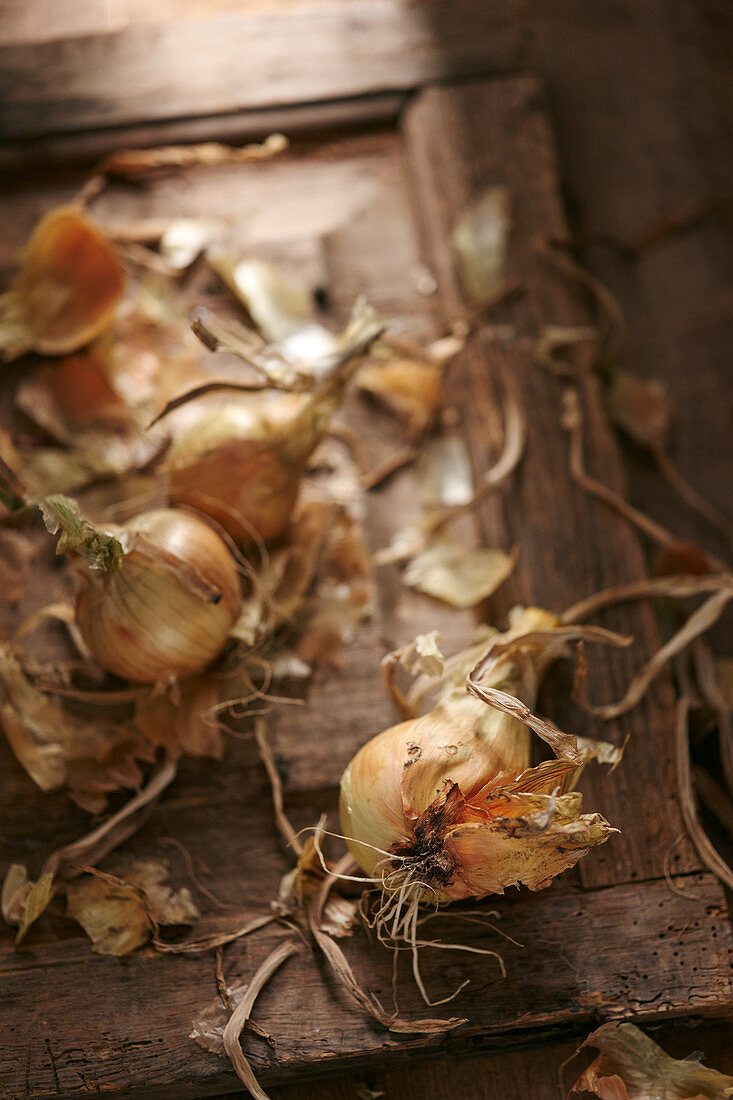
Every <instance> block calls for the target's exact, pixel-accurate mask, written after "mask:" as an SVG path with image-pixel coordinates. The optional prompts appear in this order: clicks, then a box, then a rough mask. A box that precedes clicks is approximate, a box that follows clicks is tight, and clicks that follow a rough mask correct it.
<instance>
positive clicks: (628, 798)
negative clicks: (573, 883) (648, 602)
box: [404, 78, 697, 885]
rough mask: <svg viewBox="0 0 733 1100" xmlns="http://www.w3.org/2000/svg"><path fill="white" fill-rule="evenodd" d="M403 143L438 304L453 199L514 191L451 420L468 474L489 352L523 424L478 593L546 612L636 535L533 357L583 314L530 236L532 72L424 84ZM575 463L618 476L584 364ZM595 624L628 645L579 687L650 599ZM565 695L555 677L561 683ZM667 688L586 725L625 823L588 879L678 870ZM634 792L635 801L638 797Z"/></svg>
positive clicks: (559, 225) (547, 213) (628, 558)
mask: <svg viewBox="0 0 733 1100" xmlns="http://www.w3.org/2000/svg"><path fill="white" fill-rule="evenodd" d="M404 132H405V136H406V141H407V149H408V156H409V158H410V164H411V167H412V168H413V170H414V178H415V191H416V201H417V205H418V208H419V210H420V212H421V215H422V219H423V226H424V232H425V239H426V244H427V247H428V250H429V255H430V257H431V259H432V264H433V268H434V270H435V273H436V276H437V278H438V284H439V293H440V297H441V303H442V305H443V309H444V311H445V313H446V315H447V316H450V315H453V314H455V313H456V312H458V311H459V310H460V309H461V308H462V306H463V298H462V292H461V289H460V286H459V282H458V277H457V273H456V262H455V257H454V254H453V250H452V246H451V243H450V238H451V230H452V227H453V224H454V223H455V221H456V219H457V218H458V216H459V214H460V213H461V212H462V210H463V209H465V207H466V205H467V203H468V202H469V201H471V200H472V199H474V198H475V197H476V196H477V195H478V194H479V193H480V192H481V190H482V188H485V187H487V186H490V185H496V184H502V185H505V186H507V187H508V188H509V190H510V193H511V195H512V203H513V219H514V227H513V231H512V236H511V238H510V254H509V259H508V273H509V275H510V276H513V277H517V278H519V279H520V280H521V282H522V284H523V286H524V289H525V294H524V297H523V298H522V299H520V300H519V301H517V302H516V303H512V304H511V305H508V306H507V307H506V310H505V312H504V314H503V315H502V314H501V313H500V314H499V317H498V320H499V321H503V322H505V323H506V324H508V325H509V326H510V328H509V337H508V339H507V340H504V341H502V339H501V338H500V333H499V336H497V329H496V328H494V329H492V328H490V327H488V326H487V327H486V328H485V329H484V331H483V332H482V333H480V334H479V335H478V336H477V337H475V338H474V340H473V341H472V343H471V345H470V346H469V348H468V349H467V351H466V354H465V356H464V357H463V359H462V360H461V362H460V363H459V364H457V366H456V368H455V369H454V370H453V373H452V378H453V379H454V381H455V385H456V386H458V387H461V388H462V397H461V398H460V399H459V400H460V401H461V407H462V409H463V413H464V428H465V430H466V433H467V435H468V438H469V441H470V443H471V446H472V449H473V455H474V462H475V467H476V470H477V473H480V471H481V470H482V469H485V468H486V467H487V466H488V465H489V464H490V463H491V461H492V455H494V456H495V455H496V453H497V451H498V445H499V442H500V440H499V438H497V435H498V431H497V418H496V412H495V410H496V408H497V404H498V390H497V382H496V367H495V366H494V364H495V363H496V362H497V360H498V359H499V358H502V359H503V361H504V363H505V365H506V367H507V369H509V370H511V371H512V373H513V375H514V377H515V378H516V379H517V381H518V382H519V384H520V386H521V391H522V399H523V403H524V409H525V412H526V415H527V418H528V423H529V444H528V448H527V454H526V456H525V459H524V461H523V463H522V466H521V468H520V471H519V475H518V477H517V478H516V479H515V480H514V481H513V482H512V483H511V484H510V486H509V487H508V488H507V489H506V490H505V491H504V492H503V493H502V494H501V497H500V498H499V497H496V498H494V499H493V500H491V501H489V502H488V503H487V505H486V506H485V508H484V509H483V514H482V518H483V530H484V535H485V538H486V539H487V542H488V543H489V544H490V545H498V546H502V547H504V548H507V547H508V546H511V545H518V546H519V547H520V557H519V563H518V567H517V570H516V571H515V573H514V574H513V576H512V578H510V580H509V582H508V583H507V585H505V586H504V587H503V588H502V589H501V590H500V592H499V593H498V594H497V597H496V598H495V599H494V600H493V601H492V606H493V607H494V608H495V609H496V611H497V612H505V611H506V609H507V608H508V607H509V606H511V604H512V603H513V602H516V601H517V600H519V601H521V602H524V603H527V602H530V603H539V604H544V605H546V606H549V607H550V608H551V609H553V610H557V611H560V610H562V609H563V608H564V607H566V606H568V605H569V604H570V603H571V602H572V601H573V600H574V599H576V598H578V597H579V596H581V594H583V593H590V592H592V591H595V590H596V589H599V588H604V587H607V586H610V585H612V584H618V583H623V582H624V581H627V580H632V579H636V578H639V577H641V576H644V575H645V573H646V568H645V563H644V558H643V555H642V551H641V546H640V544H639V541H638V539H637V537H636V535H635V534H634V533H633V532H632V531H631V530H630V529H629V528H628V526H627V525H626V524H625V522H624V521H622V520H620V519H619V518H618V517H617V516H616V515H615V514H613V513H611V512H609V510H608V509H607V508H606V506H605V505H603V504H600V503H599V502H596V501H591V500H589V499H588V498H587V497H586V496H585V495H584V494H583V493H582V491H581V490H579V489H578V488H577V487H576V486H574V485H573V484H572V483H571V480H570V477H569V472H568V461H567V441H566V438H565V436H564V433H563V432H562V431H561V430H560V427H559V420H560V397H561V392H562V384H561V382H560V381H559V380H558V379H556V378H553V377H551V376H550V375H549V374H548V373H547V372H544V371H542V370H541V369H540V368H539V367H538V366H537V365H536V364H535V363H533V361H532V348H533V344H534V341H535V340H536V338H537V336H538V334H539V331H540V329H541V327H542V326H543V325H548V324H559V325H576V324H588V323H589V320H590V318H589V317H588V315H587V314H586V313H585V312H584V310H583V304H582V299H579V298H578V297H577V296H576V295H575V294H573V288H571V287H569V286H568V285H567V283H566V282H563V281H562V279H560V278H558V277H557V275H556V274H554V273H553V272H552V270H550V269H548V266H547V265H546V264H545V263H543V261H542V260H541V259H540V258H539V257H538V255H537V253H536V251H535V249H534V248H533V243H532V242H533V240H534V239H535V238H537V237H541V238H548V237H554V238H560V239H564V238H566V237H567V228H566V224H565V219H564V216H563V212H562V207H561V205H560V199H559V179H558V172H557V164H556V159H555V152H554V146H553V143H552V139H551V135H550V132H549V129H548V126H547V121H546V116H545V113H544V107H543V103H542V97H541V91H540V88H539V86H538V84H537V82H536V81H535V80H533V79H531V78H526V79H525V78H516V79H506V80H496V81H493V82H488V81H481V82H479V81H472V82H469V83H466V84H463V85H460V86H455V87H450V88H441V89H428V90H426V91H424V92H422V93H421V94H420V95H419V96H418V97H417V99H416V101H415V102H414V103H413V104H412V105H411V106H410V108H409V109H408V110H407V112H406V113H405V116H404ZM583 399H584V404H585V408H586V415H587V420H588V423H587V436H588V439H589V451H590V456H589V463H590V465H591V468H593V469H595V470H598V471H600V472H602V476H603V479H604V480H605V481H606V482H607V483H608V484H610V485H612V486H614V487H616V488H621V487H622V472H621V465H620V459H619V454H618V451H617V448H616V445H615V443H614V441H613V439H612V437H611V434H610V430H609V428H608V425H607V424H606V422H605V419H604V415H603V412H602V408H601V404H600V397H599V390H598V383H597V381H596V380H595V379H594V378H589V379H588V380H587V383H586V385H585V391H584V395H583ZM607 625H609V626H612V627H613V628H614V629H619V630H622V631H625V632H628V633H631V634H633V635H634V636H635V638H636V644H635V646H634V647H633V648H632V650H631V651H630V652H626V653H611V652H609V651H602V650H599V651H594V652H592V653H591V654H589V658H590V666H591V677H590V681H589V684H590V687H589V691H590V693H591V695H592V697H593V698H594V699H615V698H617V697H618V696H619V695H621V694H622V693H623V687H622V685H623V684H624V683H625V682H627V680H628V677H629V675H630V674H631V672H632V670H633V668H634V667H635V666H636V665H638V664H639V663H640V661H641V660H643V659H645V658H646V657H647V656H648V655H649V654H650V653H651V652H652V651H653V650H654V649H656V648H657V647H658V645H659V635H658V632H657V629H656V626H655V622H654V618H653V615H652V613H651V611H649V610H648V609H644V608H641V609H625V610H623V611H619V612H618V613H615V614H613V615H609V616H608V618H607ZM562 695H563V692H562V691H560V690H557V691H556V692H555V693H554V695H553V696H552V697H551V700H550V697H548V702H547V703H546V705H549V704H550V702H551V703H552V706H553V714H554V716H555V718H556V720H557V721H558V722H559V723H560V724H561V725H563V723H564V724H565V728H567V727H568V726H569V725H571V728H576V729H577V728H578V727H579V726H580V728H581V729H582V728H587V720H586V719H585V717H584V716H583V715H582V714H581V713H579V712H578V711H577V710H575V711H573V710H570V709H569V707H568V706H567V703H565V705H562ZM564 695H565V700H567V697H568V696H569V684H568V683H567V682H566V683H565V686H564ZM671 708H672V690H671V683H670V681H669V679H668V678H665V677H661V678H660V679H659V680H658V681H657V683H656V684H655V685H654V687H653V689H652V691H651V692H650V695H649V696H648V697H647V699H646V700H645V701H644V702H643V703H642V705H641V706H640V707H639V708H638V709H637V711H636V712H635V713H632V714H631V715H629V717H628V719H626V720H623V721H621V722H620V723H618V724H616V725H615V726H611V727H608V726H603V727H602V728H601V727H599V726H598V725H597V724H596V723H594V724H592V725H591V730H592V735H593V736H608V735H609V734H610V736H611V737H613V738H615V739H616V740H619V739H622V738H623V737H624V736H625V735H626V734H627V733H629V734H630V735H631V739H630V743H629V746H628V749H627V754H626V757H625V761H624V764H623V766H622V767H621V768H619V769H618V770H617V771H616V772H615V773H614V774H613V775H610V776H609V775H608V774H604V773H602V772H601V771H600V770H595V771H594V770H593V769H591V770H590V771H588V772H587V773H586V775H585V777H584V780H583V789H584V790H585V791H586V792H587V797H588V801H589V804H591V805H592V806H593V807H594V808H595V809H600V810H601V811H602V812H603V813H605V815H606V816H607V817H608V818H609V820H610V821H612V822H621V823H623V822H629V821H633V822H634V827H633V828H627V829H623V826H622V830H623V831H622V835H621V836H620V837H618V838H616V840H614V842H612V843H611V844H609V845H605V846H604V847H603V848H602V849H600V850H599V851H598V852H596V853H593V854H592V855H591V856H590V857H589V858H588V859H587V860H585V861H584V862H583V865H582V871H581V875H582V877H583V881H584V882H585V883H586V884H588V885H600V884H604V883H610V882H624V881H629V880H631V879H637V878H639V879H642V878H650V877H661V876H662V875H663V874H664V869H665V866H666V861H667V860H668V859H671V860H672V861H673V863H672V865H673V866H674V867H675V868H679V869H690V868H693V867H695V866H697V859H696V856H695V855H694V853H693V852H692V850H691V848H690V846H689V845H688V844H687V843H686V841H684V840H683V841H680V838H681V837H683V835H684V828H683V825H682V821H681V817H680V814H679V807H678V804H677V801H676V798H675V795H674V776H673V770H672V767H671V763H672V762H671V757H670V754H669V751H668V731H669V730H670V728H671V722H672V709H671ZM642 807H643V813H642V812H641V808H642Z"/></svg>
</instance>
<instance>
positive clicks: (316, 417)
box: [282, 301, 384, 465]
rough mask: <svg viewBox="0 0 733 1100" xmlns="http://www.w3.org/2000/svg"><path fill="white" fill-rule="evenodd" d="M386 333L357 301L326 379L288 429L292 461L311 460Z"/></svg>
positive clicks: (287, 447) (286, 449)
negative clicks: (356, 376)
mask: <svg viewBox="0 0 733 1100" xmlns="http://www.w3.org/2000/svg"><path fill="white" fill-rule="evenodd" d="M383 332H384V324H383V322H382V321H381V320H380V318H379V316H378V315H377V313H376V312H375V310H373V309H372V307H371V306H370V305H368V304H367V303H366V302H364V301H359V302H357V304H356V306H355V308H354V313H353V315H352V318H351V320H350V322H349V324H348V326H347V328H346V331H345V332H344V334H343V336H342V338H341V345H342V346H341V349H340V350H339V351H338V352H336V354H335V355H334V357H333V359H332V361H331V362H330V363H329V364H328V373H327V374H326V377H325V379H324V380H323V382H322V383H321V385H320V386H319V387H318V389H317V390H316V391H315V392H314V393H313V394H311V395H310V396H309V397H308V399H307V400H306V401H305V402H304V404H303V407H302V408H301V410H300V412H298V413H297V414H296V416H295V417H294V419H293V420H292V421H291V423H290V424H289V425H288V427H287V435H286V437H285V440H284V443H283V447H282V450H283V453H284V454H285V456H286V458H287V459H288V460H289V461H290V462H292V463H294V464H296V465H297V464H299V465H302V464H303V463H305V462H306V461H307V460H308V458H309V457H310V455H311V454H312V453H313V451H314V450H315V448H316V447H317V445H318V443H319V442H320V439H321V437H322V436H323V433H324V432H325V430H326V428H327V426H328V422H329V420H330V419H331V417H332V415H333V414H334V413H335V411H336V409H337V408H338V407H339V405H340V404H341V402H342V400H343V396H344V391H345V389H346V386H347V385H348V383H349V381H350V380H351V378H352V377H353V375H354V374H355V372H356V371H357V369H358V368H359V366H360V365H361V361H362V357H363V356H364V355H365V354H366V353H367V352H368V351H369V348H370V347H371V346H372V344H373V343H374V341H375V340H377V339H379V337H380V336H381V335H382V333H383Z"/></svg>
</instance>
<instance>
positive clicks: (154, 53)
mask: <svg viewBox="0 0 733 1100" xmlns="http://www.w3.org/2000/svg"><path fill="white" fill-rule="evenodd" d="M524 11H525V6H524V3H523V0H491V2H490V3H484V4H475V3H473V0H452V2H446V0H429V2H428V3H426V4H409V5H404V4H402V3H400V2H399V0H350V2H349V3H348V4H334V3H330V2H328V0H326V2H325V3H324V2H323V0H313V2H311V3H303V4H293V5H290V4H288V5H285V6H284V7H280V8H274V9H270V10H266V11H264V12H263V11H257V10H250V11H246V10H245V11H243V12H239V13H228V14H223V15H217V16H215V17H214V18H211V19H209V20H203V19H197V20H191V19H185V18H184V19H180V20H171V21H169V22H167V23H165V24H163V25H161V26H148V25H144V24H142V25H141V24H138V23H135V24H134V25H132V26H129V27H125V28H123V29H121V30H116V31H110V32H106V33H105V32H103V33H97V34H88V35H82V36H79V37H76V38H74V37H69V38H68V39H66V40H64V41H61V42H56V41H50V42H40V43H38V42H36V43H33V44H31V45H27V46H26V45H17V44H16V45H11V46H8V47H7V48H5V49H2V48H0V101H2V102H3V114H2V116H0V117H1V121H0V136H2V137H4V138H6V139H7V138H27V137H32V136H34V135H38V134H46V133H54V132H58V131H67V130H83V129H93V128H97V129H98V128H104V127H109V126H115V125H116V126H120V125H128V124H130V123H139V122H146V121H149V120H150V119H151V118H152V119H155V120H160V119H165V118H183V117H201V116H202V115H216V114H226V113H227V112H230V111H237V110H243V109H250V108H262V107H272V106H278V105H283V104H290V103H294V102H300V103H307V102H316V101H319V100H326V99H338V98H346V97H350V96H359V95H368V94H370V93H374V92H384V91H390V90H397V89H409V88H413V87H417V86H420V85H422V84H424V83H426V82H427V81H430V80H443V79H448V78H451V77H457V76H462V75H464V74H471V73H477V72H478V73H486V72H495V71H499V70H506V69H511V68H513V67H516V65H517V63H518V62H519V61H520V59H521V58H522V56H523V49H524V46H525V44H526V33H525V30H526V24H525V21H524V18H523V15H524ZM184 74H185V75H184Z"/></svg>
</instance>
